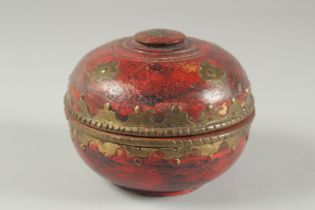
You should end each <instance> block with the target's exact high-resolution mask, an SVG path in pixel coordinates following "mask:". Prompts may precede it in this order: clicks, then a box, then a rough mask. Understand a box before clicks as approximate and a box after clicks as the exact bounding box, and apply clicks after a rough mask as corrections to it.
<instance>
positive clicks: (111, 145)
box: [70, 121, 249, 166]
mask: <svg viewBox="0 0 315 210" xmlns="http://www.w3.org/2000/svg"><path fill="white" fill-rule="evenodd" d="M70 126H71V135H72V139H73V140H74V141H78V143H79V145H80V147H81V149H82V150H83V151H85V150H87V149H88V148H91V147H92V148H95V149H97V151H99V152H100V153H102V154H103V155H104V156H107V157H108V156H112V155H119V154H123V153H124V152H127V154H128V156H129V157H144V158H147V157H151V156H152V155H154V154H156V155H162V157H163V158H164V159H172V158H176V159H175V163H176V164H180V158H184V157H186V156H190V155H192V156H208V157H212V155H213V154H215V153H216V152H218V151H219V150H220V149H222V148H229V149H231V151H233V150H234V149H235V148H236V147H237V146H238V144H239V142H240V141H241V140H242V139H243V140H246V138H247V135H248V132H249V123H246V124H244V125H243V126H240V127H238V128H237V129H234V130H232V131H231V132H228V133H224V134H217V135H212V136H210V135H208V136H207V137H200V136H199V137H198V136H196V137H191V138H189V137H185V138H186V139H185V140H183V139H182V138H172V140H170V139H169V140H167V139H165V140H162V139H154V138H151V139H149V138H141V137H136V138H135V137H131V136H125V135H117V134H116V135H115V134H111V133H107V132H101V131H96V130H93V129H91V128H88V127H82V125H79V124H78V123H76V122H71V121H70ZM173 139H175V140H173ZM135 161H136V162H135V164H136V165H137V166H139V164H141V159H138V160H135Z"/></svg>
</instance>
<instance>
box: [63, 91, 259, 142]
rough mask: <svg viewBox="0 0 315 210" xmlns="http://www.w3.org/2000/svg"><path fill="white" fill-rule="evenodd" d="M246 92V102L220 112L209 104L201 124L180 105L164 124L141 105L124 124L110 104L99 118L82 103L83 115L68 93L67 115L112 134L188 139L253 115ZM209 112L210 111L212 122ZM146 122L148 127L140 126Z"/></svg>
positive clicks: (167, 117)
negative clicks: (192, 118)
mask: <svg viewBox="0 0 315 210" xmlns="http://www.w3.org/2000/svg"><path fill="white" fill-rule="evenodd" d="M246 92H247V96H246V98H245V100H244V101H241V102H238V101H237V100H236V99H234V98H233V99H232V103H231V105H229V106H227V105H223V107H222V108H221V110H214V109H213V107H212V105H209V106H208V109H207V110H205V111H204V112H203V113H202V114H201V116H200V119H199V122H191V121H189V119H188V115H187V113H184V112H181V111H180V110H179V109H178V107H177V106H173V107H171V108H170V110H169V111H167V112H166V117H165V120H164V121H163V122H162V123H155V122H153V121H152V120H151V116H150V115H151V113H150V112H142V111H141V108H140V107H138V106H136V107H135V113H134V114H132V115H130V116H129V117H128V121H127V122H122V121H120V120H119V119H117V118H116V114H115V112H114V111H113V110H111V108H110V104H109V103H106V104H105V105H104V109H102V110H99V113H98V114H97V115H96V116H94V117H91V116H90V114H89V112H88V108H87V105H86V104H85V102H84V101H83V100H81V101H80V104H79V107H80V110H81V112H76V111H74V110H72V109H71V97H70V94H69V93H67V94H66V96H65V112H66V114H67V115H69V116H71V117H72V118H74V119H75V120H77V121H79V122H81V123H82V124H84V125H86V126H89V127H92V128H95V129H98V130H103V131H108V132H113V133H119V134H128V135H134V136H150V137H168V136H169V137H171V136H189V135H197V134H203V133H208V132H213V131H217V130H221V129H223V128H228V127H230V126H233V125H235V124H238V123H240V122H241V121H243V120H245V119H246V118H247V117H249V116H250V115H251V114H252V113H254V99H253V97H252V95H251V94H250V92H249V91H248V89H246ZM207 112H211V115H212V118H211V119H209V117H208V116H209V115H208V113H207ZM143 123H145V125H146V126H141V124H143Z"/></svg>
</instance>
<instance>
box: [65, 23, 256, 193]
mask: <svg viewBox="0 0 315 210" xmlns="http://www.w3.org/2000/svg"><path fill="white" fill-rule="evenodd" d="M65 105H66V108H65V109H66V114H67V117H68V119H69V121H70V126H71V131H72V138H73V141H74V144H75V146H76V148H77V149H78V151H79V153H80V155H81V156H82V157H83V159H84V160H85V161H86V162H87V163H88V165H90V166H91V167H92V168H93V169H94V170H96V171H97V172H98V173H100V174H101V175H103V176H104V177H106V178H108V179H110V180H111V181H112V182H114V183H116V184H118V185H120V186H122V187H126V188H131V189H137V190H140V192H141V190H142V191H145V192H146V194H151V193H152V194H154V195H173V194H177V192H178V191H179V192H188V191H191V190H193V189H195V188H197V187H199V186H201V185H202V184H204V183H205V182H207V181H209V180H211V179H213V178H214V177H216V176H218V175H219V174H220V173H222V172H223V171H225V169H227V168H228V167H229V166H230V165H231V164H232V163H233V162H234V161H235V160H236V158H237V157H238V156H239V154H240V153H241V151H242V149H243V147H244V145H245V143H246V140H247V137H248V132H249V126H250V123H251V120H252V118H253V116H254V101H253V97H252V95H251V91H250V86H249V81H248V79H247V77H246V74H245V73H244V71H243V69H242V67H241V65H240V64H239V63H238V62H237V60H236V59H235V58H234V57H233V56H232V55H231V54H230V53H228V52H227V51H225V50H223V49H222V48H220V47H219V46H217V45H215V44H213V43H209V42H206V41H202V40H198V39H195V38H191V37H185V35H183V34H182V33H180V32H176V31H171V30H163V29H155V30H149V31H144V32H140V33H138V34H136V35H135V36H134V37H127V38H122V39H118V40H115V41H112V42H110V43H107V44H105V45H103V46H101V47H99V48H97V49H95V50H93V51H91V52H90V53H88V54H87V55H86V56H85V57H84V58H83V59H82V60H81V61H80V62H79V64H78V65H77V66H76V68H75V70H74V71H73V73H72V75H71V77H70V82H69V86H68V92H67V94H66V97H65ZM148 191H150V192H151V193H148ZM154 192H155V193H154Z"/></svg>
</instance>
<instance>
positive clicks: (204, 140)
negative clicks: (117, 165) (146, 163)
mask: <svg viewBox="0 0 315 210" xmlns="http://www.w3.org/2000/svg"><path fill="white" fill-rule="evenodd" d="M251 120H252V118H251V119H249V120H248V122H246V123H245V124H244V125H242V126H240V127H239V128H235V129H232V130H231V131H227V132H224V133H220V132H218V133H209V134H205V135H198V136H185V137H172V138H171V140H170V139H168V138H164V137H160V138H158V137H157V138H152V137H138V136H127V135H120V134H114V133H110V132H104V131H100V130H96V129H93V128H90V127H88V126H85V125H82V124H80V123H79V122H77V121H74V120H69V124H70V128H71V134H72V137H75V136H77V134H80V135H84V136H86V137H87V138H88V137H92V138H96V139H99V140H101V141H104V142H111V143H115V144H120V145H128V146H136V147H137V146H138V147H158V148H160V147H186V146H198V145H203V144H210V143H214V142H218V141H223V140H226V139H227V138H229V137H231V136H234V135H236V134H239V133H242V132H244V131H246V132H247V131H248V129H249V126H250V123H251Z"/></svg>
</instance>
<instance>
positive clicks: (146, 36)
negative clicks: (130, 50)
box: [134, 29, 185, 46]
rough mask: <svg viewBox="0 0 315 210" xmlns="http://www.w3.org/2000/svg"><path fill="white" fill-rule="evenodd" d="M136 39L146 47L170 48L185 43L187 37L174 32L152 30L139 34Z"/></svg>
mask: <svg viewBox="0 0 315 210" xmlns="http://www.w3.org/2000/svg"><path fill="white" fill-rule="evenodd" d="M134 38H135V40H136V41H137V42H139V43H141V44H144V45H149V46H168V45H173V44H178V43H181V42H183V41H184V39H185V35H184V34H183V33H181V32H178V31H174V30H168V29H151V30H146V31H141V32H139V33H137V34H136V35H135V36H134Z"/></svg>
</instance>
